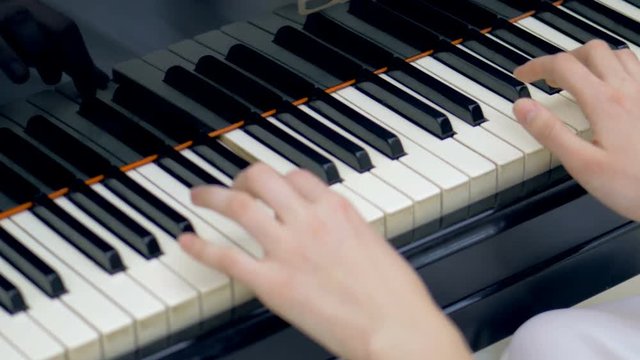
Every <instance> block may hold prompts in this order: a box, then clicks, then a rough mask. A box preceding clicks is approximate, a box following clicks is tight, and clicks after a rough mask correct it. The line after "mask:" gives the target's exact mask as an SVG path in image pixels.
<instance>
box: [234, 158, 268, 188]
mask: <svg viewBox="0 0 640 360" xmlns="http://www.w3.org/2000/svg"><path fill="white" fill-rule="evenodd" d="M269 171H270V169H269V167H268V166H267V165H265V164H263V163H255V164H253V165H251V166H250V167H248V168H247V169H246V170H244V171H243V172H242V173H240V175H238V179H242V181H244V182H245V183H246V184H247V186H249V187H251V186H255V185H257V184H259V183H260V182H261V181H262V180H264V177H265V176H266V175H267V174H268V172H269Z"/></svg>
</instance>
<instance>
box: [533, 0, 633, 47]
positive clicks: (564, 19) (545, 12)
mask: <svg viewBox="0 0 640 360" xmlns="http://www.w3.org/2000/svg"><path fill="white" fill-rule="evenodd" d="M535 17H536V18H537V19H539V20H541V21H543V22H545V23H546V24H548V25H550V26H552V27H554V28H556V29H558V30H560V31H561V32H563V33H565V34H567V35H569V36H571V37H573V38H574V39H576V40H578V41H580V42H582V43H586V42H588V41H589V40H593V39H601V40H604V41H606V42H607V43H608V44H609V46H610V47H611V48H612V49H624V48H627V44H626V43H625V42H624V41H621V40H620V39H619V38H617V37H615V36H612V35H610V34H609V33H607V32H604V31H602V30H600V29H598V28H597V27H595V26H592V25H590V24H588V23H586V22H584V21H582V20H580V19H578V18H576V17H574V16H571V15H570V14H568V13H566V12H564V11H562V10H560V9H559V8H558V7H556V6H555V5H552V4H549V3H547V2H543V3H542V5H541V6H540V9H539V10H538V11H537V12H536V15H535Z"/></svg>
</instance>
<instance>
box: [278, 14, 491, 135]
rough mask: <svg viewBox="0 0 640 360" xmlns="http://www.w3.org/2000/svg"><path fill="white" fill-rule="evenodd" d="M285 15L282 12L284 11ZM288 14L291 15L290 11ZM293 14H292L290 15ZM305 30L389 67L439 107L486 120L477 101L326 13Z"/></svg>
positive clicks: (367, 60)
mask: <svg viewBox="0 0 640 360" xmlns="http://www.w3.org/2000/svg"><path fill="white" fill-rule="evenodd" d="M281 14H282V13H281ZM287 15H289V14H287ZM290 16H293V15H290ZM303 24H304V30H305V31H307V32H309V33H311V34H312V35H314V36H316V37H318V38H319V39H321V40H323V41H325V42H327V43H328V44H330V45H332V46H334V47H336V48H337V49H339V50H340V51H342V52H344V53H346V54H349V55H350V56H353V57H354V58H356V59H358V60H359V61H361V62H363V63H365V64H366V65H369V66H370V67H372V68H382V67H383V66H386V67H388V71H386V73H387V74H388V75H389V76H390V77H392V78H394V79H395V80H397V81H399V82H400V83H402V84H404V85H405V86H407V87H409V88H410V89H412V90H413V91H415V92H417V93H419V94H421V95H423V96H425V97H427V98H430V99H432V100H433V101H434V102H436V103H437V104H438V105H439V106H441V107H442V108H444V109H446V110H447V111H449V112H451V113H453V114H455V115H456V116H458V117H460V118H461V119H463V120H465V121H467V122H468V123H470V124H472V125H477V124H479V123H481V122H483V121H484V116H482V112H481V111H477V105H476V104H475V102H474V101H472V100H471V99H469V98H467V97H466V96H464V95H462V94H461V93H459V92H457V91H455V90H453V89H451V88H450V87H448V86H446V85H445V84H443V83H441V82H440V81H438V80H436V79H434V78H433V77H431V76H428V75H426V74H423V73H420V72H417V71H415V69H413V68H412V67H411V66H410V65H409V64H407V63H406V62H405V61H404V60H402V59H399V58H396V57H394V56H393V54H391V53H390V52H388V51H387V50H385V49H383V48H382V47H380V46H378V45H376V44H375V43H373V42H371V41H369V40H367V39H365V38H363V37H361V36H359V35H357V34H356V33H354V32H352V31H350V30H349V29H347V28H345V27H343V26H341V25H340V24H338V23H336V22H334V21H333V20H331V19H329V18H328V17H326V16H325V15H323V14H314V15H311V16H309V17H307V20H306V21H303Z"/></svg>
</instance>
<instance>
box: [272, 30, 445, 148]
mask: <svg viewBox="0 0 640 360" xmlns="http://www.w3.org/2000/svg"><path fill="white" fill-rule="evenodd" d="M273 42H274V43H275V44H277V45H279V46H282V47H283V48H285V49H287V50H289V51H291V52H292V53H294V54H296V55H298V56H300V57H301V58H303V59H305V60H307V61H308V62H310V63H312V64H314V65H315V66H318V67H319V68H321V69H323V70H325V71H327V72H329V73H331V74H333V75H334V76H336V77H339V78H340V79H341V80H343V81H349V80H351V79H353V78H356V79H357V80H358V82H357V83H356V84H355V85H354V86H355V87H357V88H358V89H359V90H360V91H362V92H364V93H366V94H367V95H369V96H370V97H373V98H375V99H376V100H378V101H379V102H381V103H384V104H385V105H386V106H387V107H390V108H391V109H393V110H394V111H395V112H397V113H399V114H401V115H402V116H404V117H406V118H407V119H409V120H411V121H413V122H414V123H416V124H417V125H418V126H421V127H422V128H423V129H425V130H426V131H429V132H431V133H432V134H434V135H435V136H437V137H439V138H441V139H444V138H446V137H449V136H451V135H452V129H451V124H450V123H449V121H448V119H447V118H446V117H445V116H443V115H442V113H440V112H438V111H436V110H435V109H433V108H432V107H430V106H426V104H424V103H421V102H419V101H416V99H415V98H413V97H411V96H408V95H407V94H406V93H405V92H403V91H399V90H398V89H397V88H395V87H394V86H390V85H389V84H388V83H386V82H384V81H380V79H379V78H378V77H377V76H375V75H373V74H370V73H366V72H365V70H364V69H363V68H362V67H360V66H359V65H358V64H357V63H355V62H354V61H352V60H351V59H349V58H348V57H346V56H344V55H342V54H341V53H339V52H337V51H335V50H333V49H332V48H330V47H329V46H327V45H325V44H323V43H321V42H320V41H318V40H316V39H314V38H313V37H311V36H309V35H307V34H305V33H303V32H302V31H300V30H297V29H295V28H293V27H291V26H284V27H282V28H280V30H278V32H277V33H276V34H275V36H274V39H273ZM318 53H321V54H322V56H318V55H317V54H318Z"/></svg>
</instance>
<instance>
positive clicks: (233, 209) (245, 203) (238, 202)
mask: <svg viewBox="0 0 640 360" xmlns="http://www.w3.org/2000/svg"><path fill="white" fill-rule="evenodd" d="M254 204H255V201H254V200H253V198H251V197H250V196H249V195H248V194H245V193H235V194H233V195H232V196H231V198H230V199H229V202H228V203H227V204H226V211H225V212H226V213H227V214H228V215H229V216H230V217H232V218H234V219H242V218H244V217H245V216H247V214H249V212H250V211H251V208H252V207H253V206H254Z"/></svg>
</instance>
